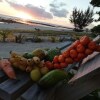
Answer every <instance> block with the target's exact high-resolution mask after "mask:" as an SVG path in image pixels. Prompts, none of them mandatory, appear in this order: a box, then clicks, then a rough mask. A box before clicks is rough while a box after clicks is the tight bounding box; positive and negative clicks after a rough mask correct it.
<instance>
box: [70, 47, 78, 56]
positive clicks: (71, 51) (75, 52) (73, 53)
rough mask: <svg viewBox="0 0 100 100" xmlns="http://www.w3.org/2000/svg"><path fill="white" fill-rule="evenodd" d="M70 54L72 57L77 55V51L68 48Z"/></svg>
mask: <svg viewBox="0 0 100 100" xmlns="http://www.w3.org/2000/svg"><path fill="white" fill-rule="evenodd" d="M70 56H71V57H72V58H75V57H77V51H76V50H74V49H72V50H70Z"/></svg>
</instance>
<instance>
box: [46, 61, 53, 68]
mask: <svg viewBox="0 0 100 100" xmlns="http://www.w3.org/2000/svg"><path fill="white" fill-rule="evenodd" d="M45 66H46V67H47V68H48V69H53V63H52V62H50V61H46V62H45Z"/></svg>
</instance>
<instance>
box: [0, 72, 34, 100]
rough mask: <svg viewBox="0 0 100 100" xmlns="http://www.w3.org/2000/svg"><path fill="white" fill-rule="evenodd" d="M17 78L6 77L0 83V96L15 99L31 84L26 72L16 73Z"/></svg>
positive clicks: (9, 99)
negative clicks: (6, 78)
mask: <svg viewBox="0 0 100 100" xmlns="http://www.w3.org/2000/svg"><path fill="white" fill-rule="evenodd" d="M17 78H18V79H17V80H10V79H8V80H6V81H4V82H2V83H1V84H0V98H2V99H3V100H15V98H17V97H19V96H20V95H21V93H23V92H24V91H25V90H27V89H28V88H29V87H30V86H31V85H32V81H31V79H30V77H29V76H28V75H27V74H26V73H20V74H17Z"/></svg>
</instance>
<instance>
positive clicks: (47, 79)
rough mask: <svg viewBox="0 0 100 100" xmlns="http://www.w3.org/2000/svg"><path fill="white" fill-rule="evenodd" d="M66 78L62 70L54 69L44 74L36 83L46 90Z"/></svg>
mask: <svg viewBox="0 0 100 100" xmlns="http://www.w3.org/2000/svg"><path fill="white" fill-rule="evenodd" d="M66 78H67V73H66V72H65V71H64V70H60V69H55V70H52V71H50V72H48V73H47V74H45V75H44V76H43V77H42V78H41V79H40V80H39V82H38V84H39V86H41V87H43V88H48V87H52V86H54V85H56V84H57V83H58V82H60V81H62V80H64V79H66Z"/></svg>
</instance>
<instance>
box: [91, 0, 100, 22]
mask: <svg viewBox="0 0 100 100" xmlns="http://www.w3.org/2000/svg"><path fill="white" fill-rule="evenodd" d="M90 4H91V5H92V6H93V7H100V0H91V2H90ZM97 14H98V15H99V18H98V20H97V21H100V11H99V12H97Z"/></svg>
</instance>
